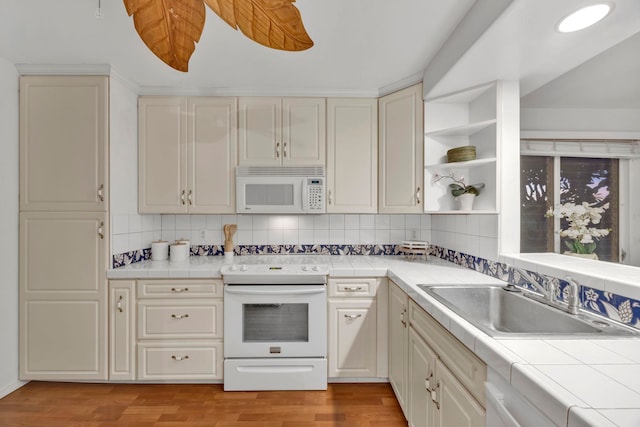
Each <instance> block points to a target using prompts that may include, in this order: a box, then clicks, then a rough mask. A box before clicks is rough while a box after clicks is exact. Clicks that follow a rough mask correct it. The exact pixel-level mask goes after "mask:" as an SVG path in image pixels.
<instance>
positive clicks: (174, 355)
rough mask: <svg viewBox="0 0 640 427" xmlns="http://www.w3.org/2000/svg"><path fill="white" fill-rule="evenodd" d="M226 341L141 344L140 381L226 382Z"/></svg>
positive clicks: (139, 354) (139, 357)
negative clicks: (224, 365)
mask: <svg viewBox="0 0 640 427" xmlns="http://www.w3.org/2000/svg"><path fill="white" fill-rule="evenodd" d="M222 354H223V353H222V341H217V342H215V341H214V342H204V343H202V342H186V343H179V344H176V343H158V344H148V343H141V344H138V379H139V380H162V379H164V380H169V379H171V380H180V379H183V380H206V379H221V378H222V372H223V371H222V363H223V356H222Z"/></svg>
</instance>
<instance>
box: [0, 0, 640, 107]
mask: <svg viewBox="0 0 640 427" xmlns="http://www.w3.org/2000/svg"><path fill="white" fill-rule="evenodd" d="M98 1H99V0H3V1H2V3H3V6H4V7H3V10H4V13H2V14H0V58H5V59H7V60H9V61H11V62H13V63H15V64H45V65H46V66H49V67H51V68H52V69H53V68H54V67H53V65H56V64H65V65H66V64H68V65H72V66H78V65H83V64H109V65H110V66H111V68H112V69H113V70H114V71H115V72H116V73H117V74H118V75H119V76H121V77H123V78H124V79H126V80H128V81H129V82H131V83H133V84H134V85H136V86H137V87H138V88H139V91H140V93H176V94H220V95H222V94H237V95H243V94H256V95H263V94H264V95H266V94H281V95H289V94H292V95H296V94H300V95H318V96H321V95H326V96H331V95H337V96H340V95H342V96H377V95H378V94H380V93H386V92H389V91H390V90H392V89H394V88H400V87H403V86H406V85H408V84H411V83H414V82H417V81H420V80H421V78H422V76H423V72H424V73H425V76H427V77H430V78H425V91H426V92H428V93H427V95H428V96H436V95H438V94H442V93H446V92H450V91H455V90H459V89H461V88H465V87H469V86H472V85H475V84H481V83H484V82H487V81H490V80H495V79H511V80H520V83H521V84H520V87H521V95H523V96H524V95H527V94H530V93H531V96H530V97H526V98H525V101H527V102H531V103H533V102H534V99H535V102H536V103H537V104H540V103H542V102H543V101H544V102H547V101H551V100H552V99H551V98H553V97H554V96H555V98H556V101H557V100H558V99H562V100H563V101H562V102H565V103H569V102H572V101H569V99H571V98H572V97H573V96H577V95H582V97H583V98H582V99H576V100H575V102H576V103H578V102H587V100H585V99H584V97H585V96H586V95H585V93H584V92H585V89H584V85H578V84H577V82H576V79H577V76H578V75H579V79H578V80H580V81H584V82H587V81H594V80H589V79H593V78H595V79H596V80H595V83H593V84H595V85H597V87H598V88H599V90H592V91H591V92H592V95H593V97H594V98H595V97H596V95H597V96H598V97H600V98H602V97H605V98H606V97H607V96H608V97H609V98H612V96H611V94H613V93H616V94H625V95H628V94H629V92H631V94H632V95H635V94H636V93H634V91H635V90H636V89H638V86H629V84H628V83H627V82H628V81H629V79H632V78H633V77H632V76H629V75H628V73H624V71H625V70H632V71H634V72H636V74H635V76H637V75H638V74H637V70H638V64H639V63H640V60H639V59H636V58H640V55H639V54H638V49H639V47H638V46H639V44H640V42H638V41H637V39H638V38H637V37H636V38H634V39H632V40H636V41H635V42H630V43H628V44H626V45H624V46H623V48H620V49H619V50H620V52H618V53H611V54H610V55H609V54H603V55H601V56H600V57H599V58H602V59H601V60H600V65H597V64H598V61H597V60H594V61H591V62H590V63H589V64H593V67H587V65H585V66H584V67H580V68H576V67H579V66H580V65H581V64H583V63H585V61H588V60H589V59H590V58H592V57H595V56H597V55H599V54H601V53H602V52H604V51H606V50H607V49H608V48H610V47H612V46H614V45H616V44H618V43H621V42H622V41H624V40H626V39H628V38H630V37H631V36H633V35H635V34H638V33H639V32H640V1H639V0H609V2H611V3H614V5H615V7H614V10H613V13H612V14H611V15H610V16H609V17H608V18H607V19H605V20H604V21H603V22H601V23H599V24H597V25H596V26H594V27H592V28H590V29H587V30H584V31H581V32H578V33H574V34H560V33H558V32H556V31H555V30H554V27H555V25H556V23H557V22H558V21H559V19H560V18H561V17H562V16H564V15H566V14H567V13H569V12H570V11H572V10H574V9H576V8H577V7H578V6H580V5H585V4H591V3H594V2H596V0H562V1H558V0H513V1H512V2H511V3H510V0H477V1H476V0H396V1H388V0H297V1H296V3H295V5H296V6H297V7H298V9H299V10H300V12H301V15H302V19H303V21H304V24H305V27H306V29H307V32H308V33H309V35H310V36H311V38H312V39H313V41H314V42H315V45H314V47H312V48H311V49H309V50H307V51H304V52H282V51H277V50H273V49H269V48H266V47H264V46H261V45H258V44H257V43H255V42H253V41H251V40H249V39H248V38H247V37H245V36H244V35H243V34H242V33H240V32H239V31H235V30H233V29H232V28H230V27H229V26H228V25H227V24H226V23H225V22H223V21H222V20H221V19H220V18H219V17H218V16H216V15H215V14H214V13H213V12H211V11H209V10H207V19H206V23H205V28H204V32H203V34H202V37H201V39H200V42H199V43H198V45H197V46H196V50H195V53H194V55H193V56H192V58H191V61H190V64H189V72H188V73H182V72H179V71H175V70H173V69H172V68H170V67H168V66H167V65H165V64H164V63H163V62H161V61H160V60H159V59H157V58H156V57H155V56H154V55H153V54H152V53H151V52H150V51H149V50H148V49H147V48H146V46H145V45H144V43H143V42H142V40H141V39H140V38H139V37H138V35H137V33H136V32H135V29H134V26H133V21H132V19H131V18H130V17H129V16H127V14H126V11H125V7H124V4H123V1H122V0H100V3H101V7H102V14H103V18H102V19H96V17H95V11H96V8H97V6H98ZM509 3H510V4H509ZM505 4H509V5H508V6H507V8H506V10H505V11H504V13H502V14H501V15H499V16H497V15H498V14H499V13H500V10H501V9H502V7H504V5H505ZM496 5H497V6H496ZM471 8H472V9H471ZM470 9H471V12H470V13H469V16H467V17H466V18H465V14H466V13H467V11H469V10H470ZM479 10H485V12H486V13H485V15H484V16H483V17H482V20H488V21H487V22H493V21H494V20H495V22H493V25H491V26H490V27H489V29H488V30H487V31H485V32H484V33H483V32H482V31H480V30H479V28H480V29H484V21H483V22H482V23H480V20H481V19H480V16H481V13H480V12H478V11H479ZM9 11H10V13H8V12H9ZM491 14H493V15H491ZM487 16H488V18H487ZM496 18H497V19H496ZM459 24H460V25H459ZM478 34H480V35H478ZM621 46H622V45H621ZM612 52H613V51H612ZM614 57H615V61H618V60H620V59H623V58H626V61H627V62H625V63H624V64H621V65H620V66H619V68H617V69H616V72H615V73H614V72H612V70H610V69H609V70H607V64H609V63H611V62H613V61H614V59H613V58H614ZM443 64H446V67H444V69H445V70H448V71H446V72H445V71H443ZM603 64H604V65H603ZM46 66H45V67H44V68H45V69H46ZM573 69H576V70H575V73H578V74H574V75H573V77H572V76H571V75H568V77H565V78H564V79H562V80H559V81H558V82H557V83H556V84H555V85H554V84H549V85H547V83H549V82H551V81H552V80H553V79H555V78H557V77H558V76H561V75H563V74H565V73H567V72H568V71H570V70H573ZM425 70H426V71H425ZM604 70H607V76H608V77H609V78H605V76H604V75H603V72H604ZM623 74H624V75H623ZM441 76H442V77H441ZM594 76H595V77H594ZM574 83H575V84H574ZM545 85H546V86H545ZM543 86H545V87H548V88H550V89H549V92H548V93H547V95H545V94H544V92H543V89H544V88H543V89H540V92H537V93H536V94H535V96H534V93H533V92H534V91H536V89H538V88H540V87H543ZM625 87H626V89H627V92H626V93H625V90H624V89H625ZM554 94H555V95H554ZM637 99H640V96H636V100H637ZM589 102H592V103H595V102H596V101H595V100H593V99H592V100H590V101H589ZM598 102H600V101H598ZM603 102H604V101H603ZM607 102H610V103H611V101H607Z"/></svg>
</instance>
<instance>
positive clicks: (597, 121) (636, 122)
mask: <svg viewBox="0 0 640 427" xmlns="http://www.w3.org/2000/svg"><path fill="white" fill-rule="evenodd" d="M520 128H521V130H522V132H527V131H546V132H550V131H561V132H569V131H576V132H638V131H640V109H622V108H619V109H616V108H609V109H603V108H522V110H521V112H520ZM558 137H560V136H558Z"/></svg>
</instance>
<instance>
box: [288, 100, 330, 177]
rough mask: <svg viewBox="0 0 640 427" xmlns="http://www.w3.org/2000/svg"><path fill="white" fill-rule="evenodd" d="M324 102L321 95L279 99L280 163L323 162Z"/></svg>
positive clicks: (316, 163) (324, 135) (304, 163)
mask: <svg viewBox="0 0 640 427" xmlns="http://www.w3.org/2000/svg"><path fill="white" fill-rule="evenodd" d="M326 115H327V113H326V102H325V99H324V98H284V99H283V100H282V148H281V150H282V164H283V165H287V164H291V165H318V166H324V164H325V157H326V156H325V146H326V123H325V122H326Z"/></svg>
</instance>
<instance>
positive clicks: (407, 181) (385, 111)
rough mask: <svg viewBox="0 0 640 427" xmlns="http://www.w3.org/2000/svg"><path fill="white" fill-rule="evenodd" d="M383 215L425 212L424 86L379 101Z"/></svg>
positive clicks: (381, 207) (380, 192)
mask: <svg viewBox="0 0 640 427" xmlns="http://www.w3.org/2000/svg"><path fill="white" fill-rule="evenodd" d="M378 102H379V104H378V110H379V120H378V122H379V126H380V143H379V153H380V168H379V190H378V194H379V198H378V200H379V210H378V211H379V212H380V213H420V212H422V211H423V209H424V208H423V201H422V198H423V194H424V192H423V182H422V181H423V146H424V141H423V102H422V84H417V85H414V86H411V87H408V88H406V89H403V90H401V91H398V92H395V93H392V94H390V95H386V96H384V97H382V98H380V99H379V101H378Z"/></svg>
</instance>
